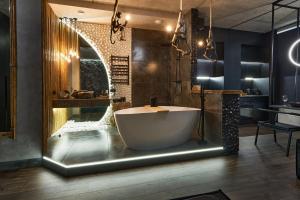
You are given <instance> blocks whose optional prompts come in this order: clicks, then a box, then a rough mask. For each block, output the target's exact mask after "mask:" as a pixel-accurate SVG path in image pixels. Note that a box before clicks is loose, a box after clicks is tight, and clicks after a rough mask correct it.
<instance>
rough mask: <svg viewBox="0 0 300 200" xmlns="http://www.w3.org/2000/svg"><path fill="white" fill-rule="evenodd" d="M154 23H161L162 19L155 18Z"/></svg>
mask: <svg viewBox="0 0 300 200" xmlns="http://www.w3.org/2000/svg"><path fill="white" fill-rule="evenodd" d="M154 23H155V24H161V23H162V20H161V19H156V20H155V21H154Z"/></svg>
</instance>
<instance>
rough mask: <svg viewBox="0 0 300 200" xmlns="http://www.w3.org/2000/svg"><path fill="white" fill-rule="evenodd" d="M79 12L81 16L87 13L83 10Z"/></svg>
mask: <svg viewBox="0 0 300 200" xmlns="http://www.w3.org/2000/svg"><path fill="white" fill-rule="evenodd" d="M77 12H78V14H79V15H84V13H85V12H84V11H83V10H78V11H77Z"/></svg>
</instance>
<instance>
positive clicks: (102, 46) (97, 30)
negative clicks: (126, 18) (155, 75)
mask: <svg viewBox="0 0 300 200" xmlns="http://www.w3.org/2000/svg"><path fill="white" fill-rule="evenodd" d="M77 28H78V32H79V34H80V35H81V36H82V37H83V38H84V39H86V41H87V42H88V43H90V44H91V45H92V46H94V48H96V49H95V50H96V51H97V52H98V53H99V54H100V57H101V60H102V62H103V63H104V66H105V68H106V70H107V72H108V78H109V80H110V56H111V55H116V56H128V55H129V57H130V66H129V70H130V73H129V74H130V77H129V85H116V86H115V88H116V90H117V92H116V97H126V100H127V101H128V102H131V95H132V94H131V93H132V92H131V83H132V81H131V80H132V78H131V69H132V67H131V41H132V36H131V28H126V41H122V42H120V41H118V40H117V37H118V35H116V36H115V37H114V40H115V41H116V43H115V44H114V45H112V44H111V43H110V26H109V25H103V24H92V23H83V22H79V23H78V27H77Z"/></svg>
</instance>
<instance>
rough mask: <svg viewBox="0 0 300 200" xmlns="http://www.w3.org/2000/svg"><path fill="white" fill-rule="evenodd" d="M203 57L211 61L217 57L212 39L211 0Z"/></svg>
mask: <svg viewBox="0 0 300 200" xmlns="http://www.w3.org/2000/svg"><path fill="white" fill-rule="evenodd" d="M203 57H204V58H206V59H208V60H212V61H217V59H218V55H217V48H216V42H215V41H214V37H213V31H212V0H210V5H209V31H208V38H207V39H206V46H205V51H204V54H203Z"/></svg>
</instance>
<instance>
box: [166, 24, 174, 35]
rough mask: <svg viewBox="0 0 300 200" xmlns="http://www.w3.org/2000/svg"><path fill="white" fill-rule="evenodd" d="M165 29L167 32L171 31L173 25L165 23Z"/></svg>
mask: <svg viewBox="0 0 300 200" xmlns="http://www.w3.org/2000/svg"><path fill="white" fill-rule="evenodd" d="M166 31H167V32H169V33H170V32H172V31H173V27H172V26H171V25H167V26H166Z"/></svg>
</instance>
